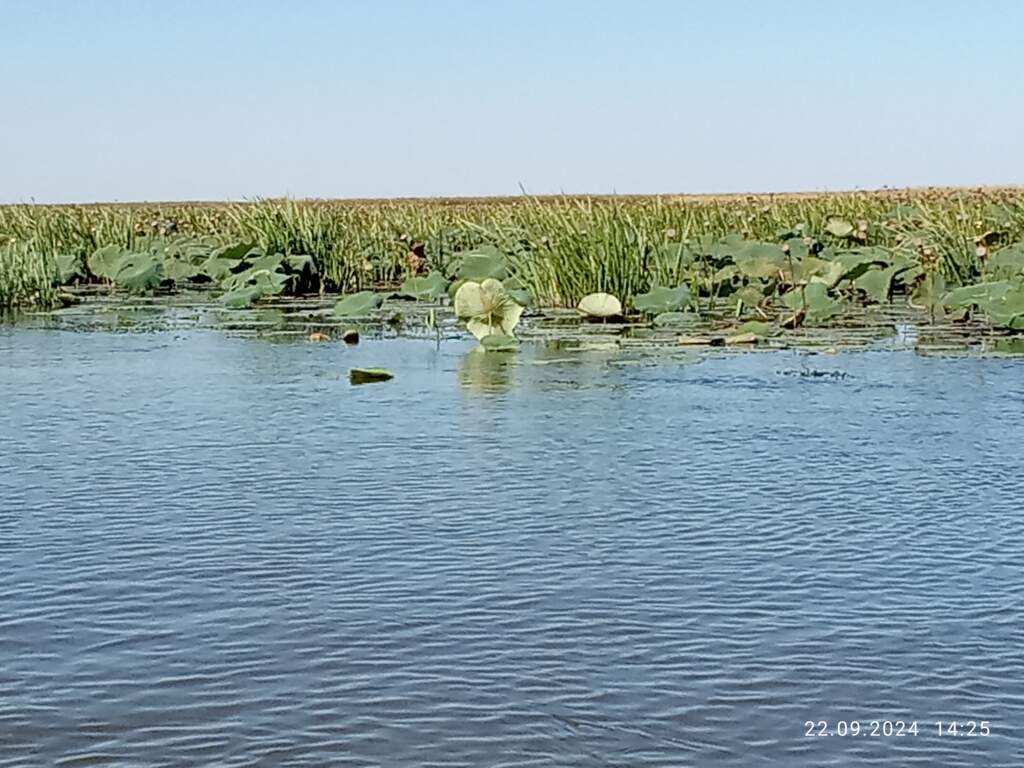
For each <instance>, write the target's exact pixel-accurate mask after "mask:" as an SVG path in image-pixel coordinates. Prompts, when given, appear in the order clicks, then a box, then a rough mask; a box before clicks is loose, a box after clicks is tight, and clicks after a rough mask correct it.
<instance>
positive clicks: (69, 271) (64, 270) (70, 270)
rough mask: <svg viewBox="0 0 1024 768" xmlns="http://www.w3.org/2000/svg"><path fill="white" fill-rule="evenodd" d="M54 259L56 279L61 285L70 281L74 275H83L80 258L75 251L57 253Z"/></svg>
mask: <svg viewBox="0 0 1024 768" xmlns="http://www.w3.org/2000/svg"><path fill="white" fill-rule="evenodd" d="M55 260H56V262H57V279H58V280H60V282H61V284H62V285H63V284H64V283H69V282H71V281H72V280H73V279H74V278H76V277H82V276H84V274H85V272H84V268H83V267H82V259H81V257H80V256H79V255H78V254H77V253H58V254H57V256H56V257H55Z"/></svg>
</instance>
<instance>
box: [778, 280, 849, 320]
mask: <svg viewBox="0 0 1024 768" xmlns="http://www.w3.org/2000/svg"><path fill="white" fill-rule="evenodd" d="M782 303H783V304H785V305H786V306H787V307H789V308H790V309H791V310H793V311H794V312H797V311H800V310H801V309H804V310H806V311H807V317H808V319H810V320H827V319H828V318H830V317H834V316H835V315H838V314H840V313H841V312H842V311H843V305H842V304H840V303H839V302H838V301H835V300H834V299H833V298H832V297H831V296H829V295H828V286H827V285H825V284H824V283H808V284H807V285H805V286H802V287H798V288H794V289H793V290H791V291H789V292H787V293H785V294H783V296H782Z"/></svg>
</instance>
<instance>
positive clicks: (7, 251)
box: [0, 189, 1024, 306]
mask: <svg viewBox="0 0 1024 768" xmlns="http://www.w3.org/2000/svg"><path fill="white" fill-rule="evenodd" d="M837 218H838V219H843V220H846V221H849V222H851V223H852V224H854V225H855V226H856V227H857V232H858V237H859V240H858V241H857V242H856V243H855V244H858V245H880V246H885V247H895V246H897V245H900V244H904V245H905V244H906V243H908V242H913V243H914V245H915V247H918V248H921V249H927V250H928V251H929V252H930V253H934V254H935V255H936V256H937V257H938V259H939V260H940V263H941V269H942V272H943V274H944V275H945V276H946V278H947V280H948V281H949V282H950V283H951V284H966V283H968V282H970V281H972V280H976V279H977V278H978V277H979V275H981V274H983V272H984V258H985V255H986V252H987V251H986V248H987V247H992V246H995V245H998V244H1006V243H1013V242H1019V241H1021V240H1024V190H1020V189H974V190H967V189H927V190H902V191H893V190H885V191H880V192H858V193H846V194H827V195H825V194H822V195H738V196H730V197H708V198H701V197H671V196H665V197H621V198H612V197H594V198H587V197H558V198H531V197H521V198H507V199H506V198H498V199H479V200H393V201H319V200H311V201H296V200H276V199H265V200H256V201H252V202H245V203H223V204H222V203H176V204H153V205H150V204H130V205H123V204H110V205H61V206H44V205H15V206H2V207H0V243H2V244H3V245H2V247H0V305H5V306H10V305H17V304H37V305H45V304H47V303H53V301H54V300H55V298H54V282H55V280H54V275H55V269H54V266H53V265H54V263H55V260H56V259H57V258H58V257H59V256H60V255H65V256H67V255H77V256H79V257H81V258H82V259H84V258H85V257H87V256H88V255H89V254H91V253H93V252H94V251H95V250H96V249H98V248H101V247H104V246H107V245H116V246H118V247H122V248H126V249H131V248H132V247H133V246H134V245H135V243H136V242H137V241H139V240H140V239H141V238H152V237H153V236H175V235H190V236H196V237H204V236H212V237H216V238H219V239H221V240H223V241H231V240H237V241H243V242H249V241H251V242H254V243H256V244H258V245H259V246H260V247H261V248H262V249H263V250H264V251H266V252H267V253H282V254H309V255H310V256H312V257H313V260H314V263H315V264H316V267H317V271H318V273H319V276H320V279H321V281H322V287H323V289H324V290H326V291H338V292H349V291H354V290H361V289H364V288H371V287H377V286H389V285H396V284H398V283H400V282H401V281H402V280H403V279H404V278H405V277H407V276H408V272H409V266H408V259H407V256H408V253H409V249H410V246H411V245H412V244H414V243H422V244H423V246H424V248H423V251H424V253H425V254H426V257H427V260H428V262H429V265H430V267H431V268H432V269H438V270H441V271H444V270H445V269H446V268H447V265H448V264H449V263H450V262H451V260H452V258H453V256H454V255H455V254H458V253H460V252H463V251H466V250H468V249H471V248H474V247H479V246H481V245H485V244H490V245H494V246H497V247H498V248H499V249H501V250H502V251H503V252H504V253H506V254H507V255H508V258H509V262H510V264H511V266H512V267H513V268H514V271H515V273H516V275H517V276H518V277H519V279H520V280H522V281H523V283H524V284H525V285H526V286H527V287H528V288H529V289H530V291H532V293H533V295H534V296H536V297H537V298H538V300H539V301H540V302H542V303H543V304H545V305H549V306H566V305H572V304H574V303H575V302H576V301H578V300H579V299H580V297H582V296H584V295H586V294H588V293H591V292H594V291H606V292H609V293H613V294H615V295H617V296H620V297H622V298H623V299H629V298H631V297H632V296H635V295H636V294H638V293H641V292H644V291H647V290H649V289H650V287H651V286H652V285H673V284H676V283H678V282H679V280H680V279H681V277H682V275H680V274H678V267H677V266H676V265H673V264H672V263H671V261H666V260H665V259H663V258H661V257H660V256H659V254H660V253H662V252H663V251H664V248H663V247H662V246H664V245H666V244H668V243H677V242H688V241H694V240H697V239H699V238H702V237H708V236H710V237H723V236H725V235H728V234H731V233H736V234H740V235H742V236H743V237H745V238H749V239H757V240H765V241H773V242H778V241H779V239H780V238H782V237H784V236H785V233H789V232H792V231H793V229H794V228H800V231H807V232H815V233H817V232H822V231H823V230H825V228H826V227H827V226H828V222H829V221H830V220H833V219H837ZM84 279H85V280H86V281H89V280H90V276H88V275H86V276H85V278H84Z"/></svg>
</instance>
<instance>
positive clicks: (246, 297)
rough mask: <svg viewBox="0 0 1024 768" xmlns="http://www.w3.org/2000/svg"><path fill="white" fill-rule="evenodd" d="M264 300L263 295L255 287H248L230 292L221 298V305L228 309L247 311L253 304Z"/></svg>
mask: <svg viewBox="0 0 1024 768" xmlns="http://www.w3.org/2000/svg"><path fill="white" fill-rule="evenodd" d="M261 298H263V293H262V292H261V291H260V289H259V288H257V287H256V286H254V285H246V286H242V287H241V288H236V289H235V290H233V291H228V292H227V293H225V294H224V295H223V296H221V297H220V301H221V303H222V304H223V305H224V306H226V307H227V308H228V309H246V308H248V307H251V306H252V305H253V302H255V301H259V300H260V299H261Z"/></svg>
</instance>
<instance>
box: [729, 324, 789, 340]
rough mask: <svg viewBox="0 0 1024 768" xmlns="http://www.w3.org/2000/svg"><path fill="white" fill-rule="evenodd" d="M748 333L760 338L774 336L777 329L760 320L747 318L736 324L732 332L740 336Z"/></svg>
mask: <svg viewBox="0 0 1024 768" xmlns="http://www.w3.org/2000/svg"><path fill="white" fill-rule="evenodd" d="M749 333H752V334H754V335H755V336H760V337H762V338H767V337H769V336H775V335H776V334H777V333H778V331H776V330H775V329H774V328H773V327H772V326H771V325H769V324H768V323H764V322H761V321H760V320H748V321H747V322H745V323H742V324H741V325H739V326H737V327H736V330H735V331H734V332H733V334H734V335H736V336H742V335H745V334H749Z"/></svg>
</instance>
